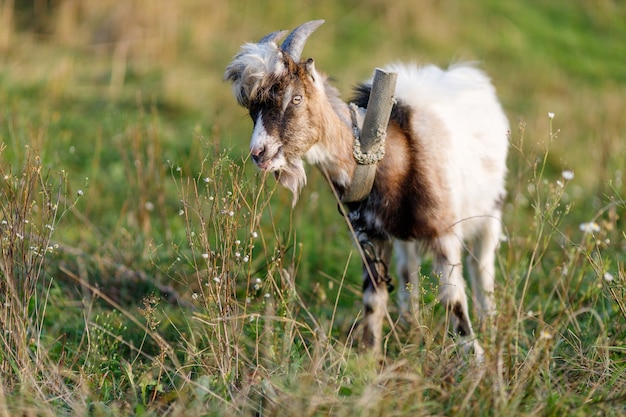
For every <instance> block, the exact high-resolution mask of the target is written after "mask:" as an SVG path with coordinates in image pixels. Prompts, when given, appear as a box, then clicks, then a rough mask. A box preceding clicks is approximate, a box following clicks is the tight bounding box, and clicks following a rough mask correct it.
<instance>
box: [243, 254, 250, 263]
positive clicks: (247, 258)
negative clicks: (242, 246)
mask: <svg viewBox="0 0 626 417" xmlns="http://www.w3.org/2000/svg"><path fill="white" fill-rule="evenodd" d="M249 260H250V257H249V256H248V255H246V256H244V257H243V259H242V261H244V262H248V261H249Z"/></svg>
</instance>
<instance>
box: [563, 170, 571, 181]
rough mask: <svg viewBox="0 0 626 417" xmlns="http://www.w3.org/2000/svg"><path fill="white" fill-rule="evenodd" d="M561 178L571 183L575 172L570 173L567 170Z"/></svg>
mask: <svg viewBox="0 0 626 417" xmlns="http://www.w3.org/2000/svg"><path fill="white" fill-rule="evenodd" d="M561 176H562V177H563V179H564V180H566V181H570V180H573V179H574V172H573V171H570V170H569V169H566V170H565V171H563V172H562V173H561Z"/></svg>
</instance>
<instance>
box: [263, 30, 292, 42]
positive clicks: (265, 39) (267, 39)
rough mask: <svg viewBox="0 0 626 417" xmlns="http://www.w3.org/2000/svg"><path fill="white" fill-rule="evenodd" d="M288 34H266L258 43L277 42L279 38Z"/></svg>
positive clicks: (285, 31)
mask: <svg viewBox="0 0 626 417" xmlns="http://www.w3.org/2000/svg"><path fill="white" fill-rule="evenodd" d="M288 32H289V31H288V30H277V31H276V32H272V33H268V34H267V35H265V36H263V37H262V38H261V40H260V41H259V42H258V43H270V42H278V41H279V40H280V38H282V37H283V36H285V35H286V34H287V33H288Z"/></svg>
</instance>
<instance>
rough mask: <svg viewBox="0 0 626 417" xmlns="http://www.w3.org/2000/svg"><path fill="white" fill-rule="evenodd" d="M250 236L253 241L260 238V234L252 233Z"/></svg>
mask: <svg viewBox="0 0 626 417" xmlns="http://www.w3.org/2000/svg"><path fill="white" fill-rule="evenodd" d="M250 236H252V238H253V239H256V238H257V237H259V234H258V233H257V232H252V233H250Z"/></svg>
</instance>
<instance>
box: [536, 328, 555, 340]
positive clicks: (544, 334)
mask: <svg viewBox="0 0 626 417" xmlns="http://www.w3.org/2000/svg"><path fill="white" fill-rule="evenodd" d="M539 339H543V340H550V339H552V334H551V333H550V332H549V331H547V330H542V331H541V333H539Z"/></svg>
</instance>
